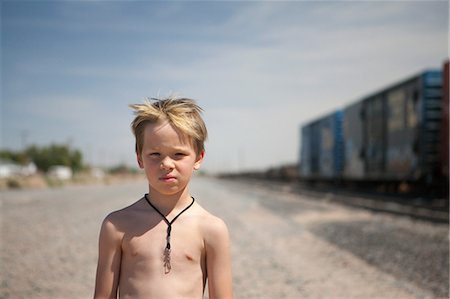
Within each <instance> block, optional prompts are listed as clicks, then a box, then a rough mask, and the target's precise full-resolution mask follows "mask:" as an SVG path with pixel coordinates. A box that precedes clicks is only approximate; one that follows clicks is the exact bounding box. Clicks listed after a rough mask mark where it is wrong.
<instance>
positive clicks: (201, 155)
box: [194, 150, 205, 170]
mask: <svg viewBox="0 0 450 299" xmlns="http://www.w3.org/2000/svg"><path fill="white" fill-rule="evenodd" d="M204 157H205V151H204V150H203V151H202V152H201V153H200V155H198V157H197V161H195V164H194V170H199V169H200V166H201V165H202V162H203V158H204Z"/></svg>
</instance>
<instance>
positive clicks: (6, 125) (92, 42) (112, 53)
mask: <svg viewBox="0 0 450 299" xmlns="http://www.w3.org/2000/svg"><path fill="white" fill-rule="evenodd" d="M448 15H449V6H448V2H447V1H423V2H419V1H372V2H362V1H353V2H352V1H345V2H343V1H320V2H317V1H315V2H312V1H289V2H282V1H279V2H275V1H274V2H272V1H265V2H257V1H255V2H235V1H234V2H206V1H205V2H204V1H196V2H189V1H183V2H178V1H173V2H150V1H95V2H91V1H67V2H62V1H60V2H57V1H2V2H1V63H2V64H1V75H2V76H1V84H2V86H1V88H2V103H1V131H2V134H1V147H2V148H9V149H20V148H21V147H22V146H23V145H24V144H25V145H30V144H41V145H44V144H49V143H66V142H68V143H70V144H71V145H72V146H74V147H76V148H79V149H81V150H82V151H83V153H84V156H85V158H86V159H87V161H88V162H91V163H93V164H96V165H113V164H118V163H128V164H130V165H134V161H135V159H134V139H133V136H132V134H131V131H130V127H129V124H130V122H131V121H132V118H133V115H132V112H131V110H130V109H129V108H128V104H131V103H139V102H142V101H143V100H144V99H145V98H146V97H155V96H158V95H159V96H167V95H169V94H171V93H176V94H178V95H181V96H186V97H191V98H194V99H196V100H197V101H198V103H199V104H200V105H201V106H202V107H203V109H204V111H205V112H204V118H205V121H206V123H207V126H208V129H209V134H210V137H209V140H208V141H207V143H206V148H207V155H206V160H205V163H204V168H205V169H206V170H209V171H235V170H249V169H264V168H266V167H270V166H275V165H279V164H283V163H291V162H296V161H297V159H298V151H299V142H300V140H299V127H300V126H301V125H302V124H304V123H306V122H308V121H311V120H313V119H315V118H317V117H320V116H322V115H324V114H326V113H329V112H331V111H333V110H335V109H337V108H340V107H343V106H345V105H347V104H349V103H352V102H354V101H356V100H358V99H359V98H360V97H362V96H364V95H366V94H369V93H371V92H373V91H376V90H377V89H379V88H382V87H384V86H386V85H390V84H392V83H394V82H396V81H398V80H401V79H404V78H406V77H409V76H411V75H414V74H416V73H418V72H420V71H422V70H424V69H428V68H440V67H441V65H442V62H443V61H444V60H445V59H446V57H447V56H448V23H449V22H448Z"/></svg>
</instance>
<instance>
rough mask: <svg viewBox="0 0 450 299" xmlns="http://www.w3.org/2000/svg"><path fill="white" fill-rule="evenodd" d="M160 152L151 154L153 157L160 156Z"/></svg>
mask: <svg viewBox="0 0 450 299" xmlns="http://www.w3.org/2000/svg"><path fill="white" fill-rule="evenodd" d="M159 155H160V153H150V156H152V157H159Z"/></svg>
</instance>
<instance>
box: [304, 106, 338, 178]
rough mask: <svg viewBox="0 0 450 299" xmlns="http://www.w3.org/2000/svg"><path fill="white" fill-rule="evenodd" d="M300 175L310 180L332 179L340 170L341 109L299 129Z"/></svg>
mask: <svg viewBox="0 0 450 299" xmlns="http://www.w3.org/2000/svg"><path fill="white" fill-rule="evenodd" d="M301 135H302V137H301V138H302V145H301V153H300V155H301V163H300V166H299V167H300V171H299V172H300V175H301V176H302V177H303V178H307V179H310V180H316V179H334V178H335V177H337V176H339V174H340V173H341V172H342V167H343V152H342V111H336V112H334V113H332V114H329V115H327V116H325V117H322V118H320V119H318V120H315V121H313V122H311V123H309V124H307V125H305V126H303V127H302V129H301Z"/></svg>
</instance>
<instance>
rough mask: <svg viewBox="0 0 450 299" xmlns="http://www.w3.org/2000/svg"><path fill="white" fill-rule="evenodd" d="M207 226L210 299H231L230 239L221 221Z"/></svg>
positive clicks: (207, 266) (207, 265) (217, 220)
mask: <svg viewBox="0 0 450 299" xmlns="http://www.w3.org/2000/svg"><path fill="white" fill-rule="evenodd" d="M214 220H215V221H214V222H213V223H211V225H209V228H208V234H207V237H206V239H205V240H206V242H205V243H206V244H205V245H206V269H207V273H208V290H209V298H210V299H225V298H226V299H229V298H233V288H232V277H231V259H230V237H229V234H228V229H227V226H226V224H225V223H224V222H223V221H222V220H221V219H218V218H216V219H214Z"/></svg>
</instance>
